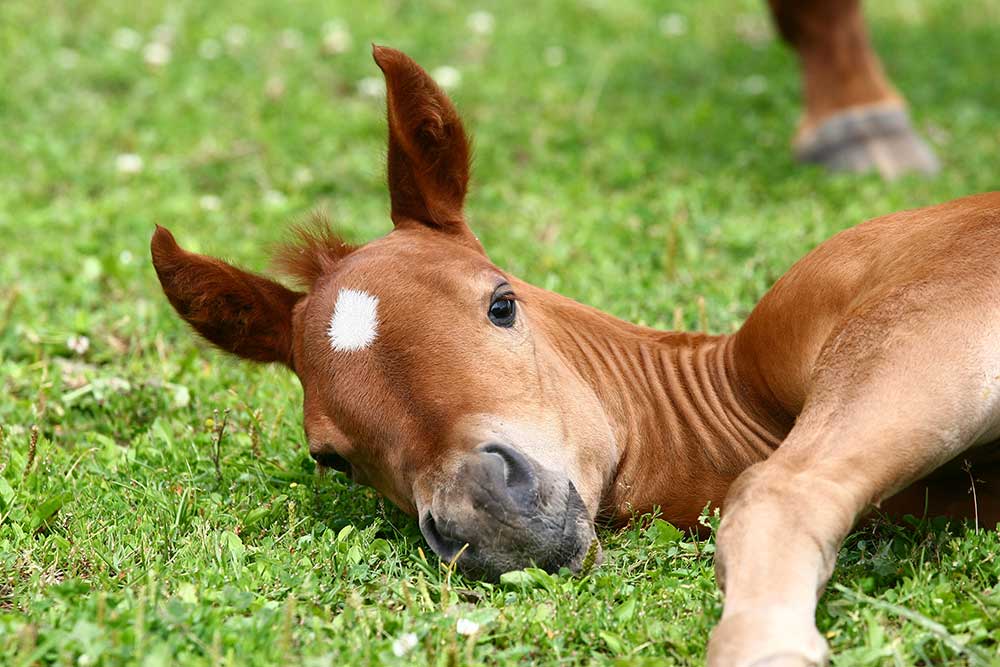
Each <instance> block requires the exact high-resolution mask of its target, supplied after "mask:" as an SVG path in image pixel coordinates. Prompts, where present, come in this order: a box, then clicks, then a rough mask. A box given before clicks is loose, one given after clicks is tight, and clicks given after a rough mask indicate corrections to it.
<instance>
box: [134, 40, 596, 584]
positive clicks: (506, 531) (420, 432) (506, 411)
mask: <svg viewBox="0 0 1000 667" xmlns="http://www.w3.org/2000/svg"><path fill="white" fill-rule="evenodd" d="M374 55H375V60H376V62H377V63H378V65H379V67H380V68H381V69H382V71H383V73H384V74H385V79H386V86H387V90H388V96H387V99H388V119H389V122H388V125H389V151H388V171H389V174H388V181H389V194H390V198H391V202H392V206H391V217H392V222H393V225H394V229H393V230H392V231H391V232H390V233H389V234H387V235H386V236H384V237H382V238H380V239H378V240H376V241H372V242H371V243H368V244H367V245H364V246H360V247H352V246H349V245H346V244H345V243H343V242H342V241H341V240H340V239H338V238H337V237H336V236H334V235H333V234H332V233H331V232H330V231H329V230H328V229H326V228H323V227H320V228H316V229H313V230H305V231H301V232H300V234H299V238H298V239H297V242H296V243H294V244H293V245H290V246H288V247H286V248H284V249H283V250H282V251H281V252H280V253H279V255H278V258H277V263H278V265H279V266H280V267H281V268H282V269H283V270H284V271H285V272H286V273H289V274H290V275H291V276H292V277H294V278H296V279H297V280H298V281H299V282H300V283H301V284H302V285H303V286H304V287H306V288H307V290H306V291H304V292H298V291H292V290H289V289H287V288H285V287H283V286H282V285H280V284H278V283H276V282H274V281H271V280H269V279H267V278H264V277H261V276H258V275H253V274H250V273H246V272H244V271H242V270H240V269H237V268H235V267H233V266H230V265H229V264H226V263H224V262H222V261H220V260H217V259H213V258H209V257H205V256H202V255H196V254H193V253H189V252H186V251H185V250H183V249H181V248H180V247H179V246H178V245H177V243H176V242H175V241H174V239H173V236H172V235H171V234H170V232H168V231H167V230H165V229H163V228H157V230H156V233H155V234H154V236H153V241H152V254H153V263H154V265H155V266H156V271H157V274H158V275H159V278H160V282H161V283H162V285H163V290H164V292H165V293H166V295H167V297H168V298H169V299H170V303H171V304H173V306H174V308H175V309H176V310H177V312H178V313H179V314H180V315H181V317H183V318H184V319H185V320H186V321H187V322H188V323H190V324H191V325H192V326H193V327H194V328H195V329H196V330H197V331H198V332H199V333H200V334H201V335H202V336H204V337H205V338H207V339H208V340H209V341H211V342H212V343H214V344H215V345H217V346H219V347H220V348H222V349H224V350H227V351H229V352H232V353H234V354H237V355H239V356H241V357H244V358H247V359H252V360H254V361H260V362H274V361H277V362H280V363H283V364H285V365H286V366H288V367H289V368H290V369H292V370H293V371H294V372H295V373H296V375H297V376H298V377H299V380H300V381H301V383H302V387H303V391H304V413H305V418H304V421H305V431H306V437H307V439H308V441H309V451H310V454H311V455H312V456H313V457H314V458H315V459H316V460H317V461H318V462H319V463H320V464H321V465H323V466H327V467H333V468H336V469H338V470H341V471H343V472H345V473H347V474H348V475H350V476H351V477H352V478H353V479H354V480H355V481H357V482H360V483H362V484H368V485H371V486H373V487H375V488H376V489H377V490H378V491H379V492H381V493H382V494H384V495H385V496H387V497H388V498H389V499H391V500H392V501H393V502H394V503H395V504H396V505H398V506H399V507H400V508H402V509H403V510H405V511H406V512H408V513H410V514H412V515H414V516H416V517H417V518H418V520H419V523H420V529H421V531H422V532H423V534H424V536H425V537H426V539H427V542H428V543H429V544H430V546H431V548H433V549H434V551H435V552H437V554H438V555H439V556H440V557H441V558H442V559H444V560H451V559H453V558H455V557H456V556H457V555H458V554H459V553H460V552H462V549H463V547H465V551H464V552H462V553H461V556H460V557H459V560H458V564H459V566H460V567H461V568H463V569H464V570H465V571H466V572H468V573H470V574H472V575H475V576H482V577H487V578H495V577H497V576H498V575H499V574H500V573H501V572H504V571H506V570H510V569H515V568H518V567H523V566H526V565H530V564H535V565H538V566H540V567H544V568H548V569H556V568H559V567H561V566H568V567H570V568H574V569H575V568H579V567H580V565H581V564H582V562H583V559H584V556H585V554H586V552H587V550H588V548H589V547H590V545H591V544H592V542H593V541H594V539H595V538H594V528H593V519H594V517H595V515H596V514H597V510H598V505H599V503H600V499H601V495H602V492H603V490H604V488H605V487H606V485H607V484H608V482H609V480H610V476H611V473H612V464H611V452H612V450H613V442H612V436H611V429H610V426H609V423H608V419H607V417H606V415H605V413H604V411H603V409H602V406H601V405H600V404H599V403H598V401H597V399H596V396H595V394H594V392H593V390H592V389H591V388H590V386H588V385H587V384H586V383H585V382H584V380H583V379H581V377H580V374H579V373H578V372H576V371H575V370H574V369H573V368H571V367H570V365H568V364H567V363H566V360H565V357H564V356H563V353H562V352H560V350H559V348H558V347H557V345H556V342H555V341H556V339H557V338H558V331H559V327H560V322H559V319H560V313H561V312H565V311H566V309H567V308H571V307H572V306H571V305H570V304H569V302H568V300H565V299H562V298H561V297H558V296H556V295H553V294H551V293H548V292H545V291H543V290H540V289H538V288H535V287H532V286H530V285H528V284H526V283H523V282H521V281H519V280H517V279H516V278H514V277H513V276H511V275H509V274H507V273H505V272H504V271H502V270H501V269H499V268H497V267H496V266H495V265H494V264H492V263H491V262H490V260H489V258H488V257H487V256H486V253H485V252H484V251H483V248H482V246H481V245H480V243H479V241H478V240H477V238H476V237H475V235H474V234H473V233H472V231H471V230H470V229H469V227H468V226H467V225H466V223H465V218H464V214H463V201H464V199H465V193H466V184H467V182H468V178H469V144H468V140H467V138H466V135H465V132H464V130H463V128H462V124H461V121H460V120H459V118H458V115H457V113H456V111H455V109H454V107H453V106H452V104H451V102H450V101H449V100H448V99H447V97H446V96H445V95H444V93H442V92H441V90H440V89H439V88H438V86H437V85H436V84H435V83H434V81H433V80H432V79H431V78H430V77H429V76H428V75H427V74H426V73H425V72H424V71H423V70H422V69H421V68H420V67H419V66H418V65H417V64H416V63H414V62H413V61H412V60H410V59H409V58H408V57H407V56H405V55H404V54H402V53H400V52H398V51H394V50H391V49H386V48H380V47H376V48H375V51H374ZM466 545H467V546H466Z"/></svg>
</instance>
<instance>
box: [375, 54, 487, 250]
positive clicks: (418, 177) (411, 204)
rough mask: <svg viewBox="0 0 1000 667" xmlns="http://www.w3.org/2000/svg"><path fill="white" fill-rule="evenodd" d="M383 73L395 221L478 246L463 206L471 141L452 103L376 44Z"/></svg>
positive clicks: (417, 70) (411, 65)
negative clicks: (442, 232)
mask: <svg viewBox="0 0 1000 667" xmlns="http://www.w3.org/2000/svg"><path fill="white" fill-rule="evenodd" d="M372 54H373V56H374V57H375V62H376V63H377V64H378V66H379V68H381V70H382V73H383V74H384V75H385V86H386V101H387V106H388V118H389V155H388V163H389V165H388V166H389V195H390V198H391V199H392V221H393V223H394V224H395V225H396V226H397V227H400V226H406V225H411V224H414V223H417V224H421V225H426V226H428V227H432V228H435V229H439V230H441V231H445V232H449V233H453V234H458V235H460V237H461V238H462V240H465V241H469V240H471V242H472V243H473V244H474V245H476V246H479V242H478V241H476V240H475V237H474V236H473V234H472V232H471V231H470V230H469V228H468V227H467V226H466V224H465V216H464V214H463V211H462V206H463V203H464V201H465V193H466V190H467V188H468V183H469V140H468V138H467V137H466V136H465V130H464V129H463V128H462V121H461V119H460V118H459V117H458V112H457V111H455V107H454V105H452V103H451V100H449V99H448V97H447V96H446V95H445V94H444V92H443V91H442V90H441V88H439V87H438V85H437V84H436V83H435V82H434V79H432V78H431V77H430V76H429V75H428V74H427V72H425V71H424V70H423V68H421V67H420V65H418V64H417V63H415V62H414V61H413V60H412V59H410V57H409V56H407V55H406V54H404V53H403V52H401V51H396V50H395V49H389V48H386V47H384V46H373V47H372Z"/></svg>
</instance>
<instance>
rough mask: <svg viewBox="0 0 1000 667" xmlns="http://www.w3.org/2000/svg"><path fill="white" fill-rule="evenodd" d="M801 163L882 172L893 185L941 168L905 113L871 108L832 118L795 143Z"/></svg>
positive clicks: (853, 110)
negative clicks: (905, 177)
mask: <svg viewBox="0 0 1000 667" xmlns="http://www.w3.org/2000/svg"><path fill="white" fill-rule="evenodd" d="M794 150H795V157H796V159H798V160H799V161H800V162H812V163H816V164H821V165H823V166H825V167H827V168H829V169H832V170H833V171H851V172H865V171H871V170H873V169H875V170H878V172H879V174H881V175H882V177H883V178H885V179H888V180H891V179H894V178H896V177H898V176H900V175H902V174H904V173H907V172H916V173H920V174H926V175H931V174H936V173H937V172H938V171H939V170H940V168H941V165H940V163H939V162H938V159H937V157H936V156H935V155H934V152H933V151H932V150H931V149H930V147H929V146H928V145H927V144H926V143H925V142H924V140H923V139H921V138H920V137H919V136H917V133H916V132H915V131H914V130H913V126H912V125H911V124H910V117H909V115H908V114H907V113H906V110H905V109H902V108H899V107H886V106H871V107H862V108H857V109H850V110H846V111H842V112H840V113H837V114H835V115H833V116H830V117H829V118H827V119H826V120H824V121H823V122H822V123H820V124H819V125H818V126H817V127H815V128H814V129H812V130H810V131H809V132H807V133H805V134H804V135H803V136H801V137H799V138H798V139H797V140H796V142H795V149H794Z"/></svg>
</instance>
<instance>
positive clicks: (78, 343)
mask: <svg viewBox="0 0 1000 667" xmlns="http://www.w3.org/2000/svg"><path fill="white" fill-rule="evenodd" d="M66 347H68V348H69V349H70V350H72V351H73V352H75V353H76V354H79V355H81V356H83V355H84V354H86V353H87V350H89V349H90V339H89V338H87V337H86V336H70V337H69V338H67V339H66Z"/></svg>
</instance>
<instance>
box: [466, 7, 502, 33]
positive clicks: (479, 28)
mask: <svg viewBox="0 0 1000 667" xmlns="http://www.w3.org/2000/svg"><path fill="white" fill-rule="evenodd" d="M465 24H466V25H467V26H469V30H471V31H472V32H474V33H476V34H478V35H488V34H490V33H491V32H493V28H494V27H495V26H496V19H494V18H493V14H490V13H489V12H486V11H482V10H480V11H476V12H472V13H471V14H469V18H467V19H466V20H465Z"/></svg>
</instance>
